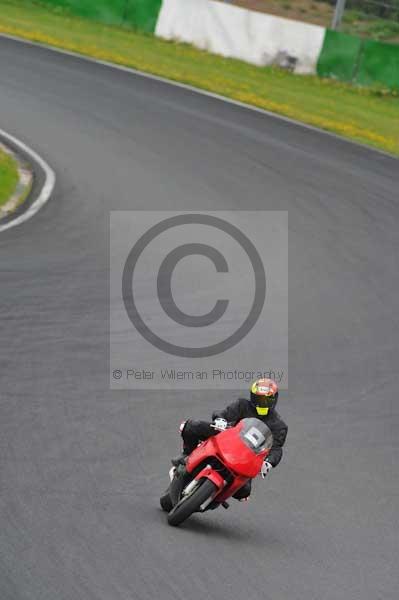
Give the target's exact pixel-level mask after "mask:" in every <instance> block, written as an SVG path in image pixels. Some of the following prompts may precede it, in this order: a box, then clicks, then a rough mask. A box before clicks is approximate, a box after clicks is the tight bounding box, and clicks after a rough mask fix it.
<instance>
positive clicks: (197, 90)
mask: <svg viewBox="0 0 399 600" xmlns="http://www.w3.org/2000/svg"><path fill="white" fill-rule="evenodd" d="M0 38H6V39H10V40H14V41H15V42H20V43H21V44H28V45H30V46H37V47H38V48H44V49H45V50H51V51H52V52H58V54H65V55H66V56H72V57H74V58H80V59H81V60H85V61H87V62H91V63H95V64H98V65H103V66H104V67H110V68H112V69H118V70H119V71H124V72H125V73H131V74H133V75H138V76H139V77H145V78H147V79H152V80H154V81H159V82H161V83H166V84H169V85H174V86H175V87H178V88H182V89H184V90H187V91H190V92H194V93H196V94H201V95H203V96H208V98H214V99H215V100H221V101H222V102H227V103H228V104H232V105H234V106H239V107H240V108H246V109H247V110H252V111H254V112H257V113H260V114H263V115H267V116H268V117H271V118H273V119H278V120H280V121H284V122H285V123H290V124H291V125H296V126H298V127H302V128H303V129H307V130H309V131H314V132H316V133H319V134H323V135H326V136H328V137H332V138H334V139H336V140H340V141H341V142H346V143H347V144H352V146H357V147H358V148H363V149H366V150H369V151H371V152H375V153H377V154H380V155H382V156H387V157H388V158H393V159H394V160H398V157H397V156H396V155H395V154H391V153H390V152H386V151H385V150H380V149H379V148H374V146H369V145H368V144H363V143H362V142H356V141H355V140H351V139H349V138H346V137H344V136H342V135H339V134H338V133H333V132H332V131H327V130H326V129H320V128H319V127H316V126H315V125H309V123H303V122H302V121H296V120H295V119H291V118H290V117H286V116H284V115H279V114H278V113H274V112H271V111H269V110H266V109H264V108H259V107H258V106H253V105H252V104H246V103H245V102H240V101H239V100H233V99H232V98H228V97H227V96H222V95H220V94H216V93H215V92H209V91H208V90H203V89H201V88H198V87H195V86H193V85H189V84H187V83H180V82H179V81H174V80H173V79H168V78H167V77H161V76H160V75H153V74H152V73H146V72H145V71H139V70H137V69H134V68H133V67H126V66H124V65H118V64H117V63H111V62H108V61H106V60H100V59H98V58H93V57H91V56H87V55H85V54H80V53H79V52H73V51H72V50H64V49H62V48H57V46H49V45H47V44H43V43H41V42H34V41H32V40H28V39H25V38H21V37H18V36H16V35H10V34H8V33H1V32H0ZM160 39H161V38H160Z"/></svg>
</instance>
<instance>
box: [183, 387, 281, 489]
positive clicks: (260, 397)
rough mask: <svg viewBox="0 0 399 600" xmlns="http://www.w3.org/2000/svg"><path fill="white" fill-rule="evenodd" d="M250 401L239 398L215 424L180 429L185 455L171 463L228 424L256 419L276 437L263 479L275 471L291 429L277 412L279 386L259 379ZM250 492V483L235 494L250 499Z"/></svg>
mask: <svg viewBox="0 0 399 600" xmlns="http://www.w3.org/2000/svg"><path fill="white" fill-rule="evenodd" d="M250 392H251V394H250V399H249V400H248V399H247V398H239V399H238V400H236V402H233V403H232V404H229V405H228V406H227V407H226V408H225V409H224V410H221V411H218V410H217V411H215V412H213V414H212V419H213V421H212V422H209V421H194V420H191V419H189V420H188V421H184V422H183V423H182V424H181V426H180V433H181V436H182V438H183V454H182V455H181V456H179V457H178V458H176V459H174V460H172V464H173V465H174V466H177V465H178V464H181V463H183V462H185V459H186V458H187V456H188V455H189V454H191V452H192V451H193V450H194V449H195V448H196V447H197V446H198V444H199V443H200V442H202V441H203V440H206V439H208V438H209V437H210V436H212V435H216V434H217V433H219V432H220V431H223V430H224V429H226V427H227V425H228V424H229V425H233V426H234V425H236V424H237V423H238V422H239V421H241V419H245V418H248V417H256V418H257V419H260V420H261V421H263V422H264V423H265V424H266V425H267V426H268V427H269V429H270V431H271V432H272V434H273V445H272V448H271V450H270V453H269V455H268V456H267V458H266V460H265V461H264V463H263V465H262V470H261V475H262V478H263V479H264V478H265V477H266V476H267V475H268V473H269V472H270V471H271V469H272V468H275V467H276V466H277V465H278V464H279V462H280V460H281V458H282V455H283V446H284V443H285V440H286V437H287V431H288V427H287V425H286V423H285V422H284V421H283V420H282V418H281V417H280V415H279V414H278V412H277V411H276V404H277V401H278V395H279V390H278V385H277V383H276V382H275V381H274V380H273V379H258V380H257V381H255V382H254V383H253V384H252V386H251V390H250ZM250 493H251V481H249V482H248V483H246V484H245V485H244V486H243V487H242V488H241V489H240V490H238V492H236V493H235V494H234V498H236V499H237V500H247V499H248V497H249V495H250Z"/></svg>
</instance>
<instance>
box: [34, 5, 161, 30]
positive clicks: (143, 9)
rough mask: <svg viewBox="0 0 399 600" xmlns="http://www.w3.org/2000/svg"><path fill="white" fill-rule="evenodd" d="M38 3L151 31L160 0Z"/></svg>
mask: <svg viewBox="0 0 399 600" xmlns="http://www.w3.org/2000/svg"><path fill="white" fill-rule="evenodd" d="M38 4H45V5H48V6H52V7H53V8H55V9H59V10H62V9H65V10H67V11H69V12H70V13H72V14H75V15H79V16H80V17H85V18H88V19H93V20H95V21H100V22H102V23H107V24H108V25H128V26H131V27H134V28H135V29H139V30H140V31H145V32H148V33H153V32H154V31H155V26H156V23H157V19H158V13H159V11H160V8H161V4H162V0H41V1H40V2H38Z"/></svg>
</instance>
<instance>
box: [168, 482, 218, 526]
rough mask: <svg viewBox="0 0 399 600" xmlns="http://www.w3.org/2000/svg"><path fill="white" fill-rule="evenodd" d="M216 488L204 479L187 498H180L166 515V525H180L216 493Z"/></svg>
mask: <svg viewBox="0 0 399 600" xmlns="http://www.w3.org/2000/svg"><path fill="white" fill-rule="evenodd" d="M216 490H217V487H216V485H215V484H214V483H213V482H212V481H209V479H204V480H203V482H202V483H200V485H199V487H198V488H197V489H196V490H195V491H194V492H193V493H192V494H190V496H187V498H184V497H183V498H182V499H181V500H180V502H178V503H177V504H176V506H175V507H174V508H173V509H172V510H171V511H170V513H169V514H168V523H169V525H172V526H173V527H176V526H177V525H180V524H181V523H183V521H185V520H186V519H188V517H190V516H191V515H192V514H193V513H195V512H198V511H199V509H200V506H201V505H202V504H203V503H204V502H205V501H206V500H208V499H209V498H210V497H211V496H213V495H214V493H215V492H216Z"/></svg>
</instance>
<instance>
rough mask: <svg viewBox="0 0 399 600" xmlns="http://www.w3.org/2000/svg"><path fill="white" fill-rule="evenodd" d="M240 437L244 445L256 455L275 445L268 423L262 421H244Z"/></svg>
mask: <svg viewBox="0 0 399 600" xmlns="http://www.w3.org/2000/svg"><path fill="white" fill-rule="evenodd" d="M241 423H242V427H241V431H240V437H241V439H242V441H243V442H244V444H245V445H246V446H248V448H250V449H251V450H252V451H253V452H255V453H256V454H260V453H261V452H264V451H265V450H266V449H270V448H271V447H272V445H273V435H272V432H271V431H270V429H269V427H268V426H267V425H266V423H263V421H261V420H260V419H255V418H253V419H243V420H242V421H241Z"/></svg>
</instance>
